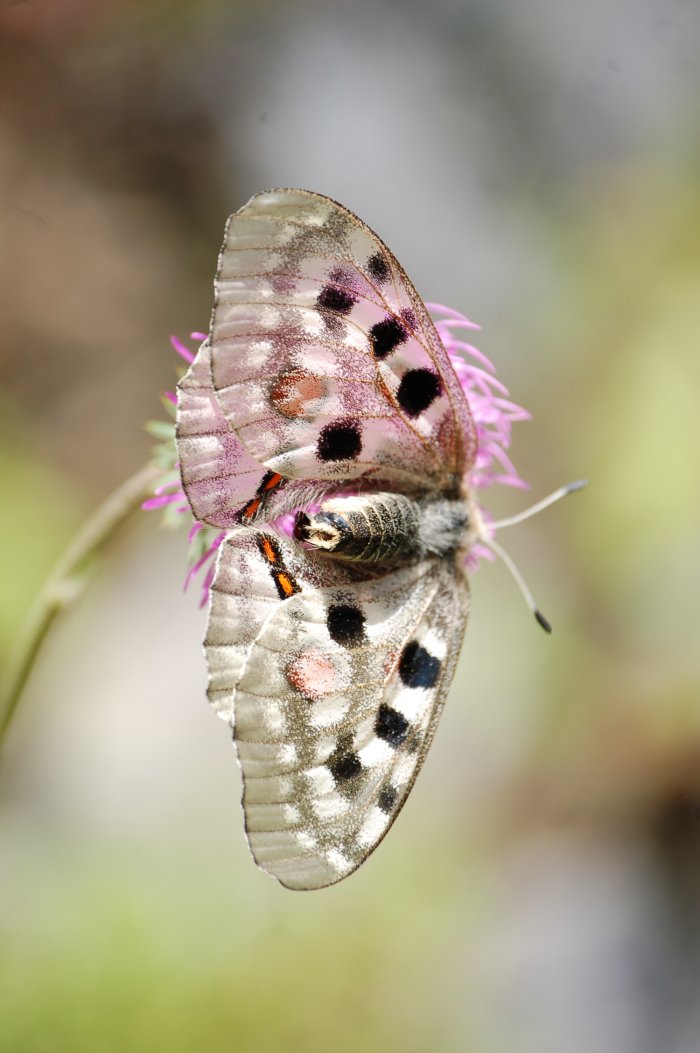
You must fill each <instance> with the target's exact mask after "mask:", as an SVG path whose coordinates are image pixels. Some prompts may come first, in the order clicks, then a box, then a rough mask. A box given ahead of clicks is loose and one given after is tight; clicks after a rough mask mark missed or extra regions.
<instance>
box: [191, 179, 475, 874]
mask: <svg viewBox="0 0 700 1053" xmlns="http://www.w3.org/2000/svg"><path fill="white" fill-rule="evenodd" d="M176 435H177V447H178V457H179V463H180V471H181V476H182V482H183V487H184V490H185V493H186V495H187V498H188V501H189V503H190V506H191V508H192V511H193V514H194V516H195V518H196V519H197V520H199V521H200V522H203V523H207V524H211V525H213V526H216V527H219V528H221V529H224V530H227V531H228V534H227V536H226V538H225V540H224V542H223V544H222V545H221V548H220V551H219V556H218V564H217V570H216V576H215V579H214V582H213V585H212V588H211V595H210V610H209V622H208V628H207V633H206V640H205V648H206V656H207V662H208V667H209V698H210V700H211V702H212V705H213V706H214V708H215V710H216V711H217V713H218V714H219V716H221V717H222V718H223V719H224V720H226V721H227V722H228V723H230V725H231V726H232V728H233V733H234V740H235V744H236V749H237V751H238V758H239V761H240V765H241V769H242V772H243V782H244V791H243V806H244V810H245V822H246V831H247V835H248V839H249V842H250V847H251V849H252V852H253V855H254V857H255V859H256V861H257V863H258V864H259V865H260V866H261V867H262V868H263V869H265V870H266V871H268V872H269V873H270V874H272V875H274V877H276V878H277V879H278V880H279V881H280V882H281V883H282V884H283V885H285V886H287V887H288V888H293V889H312V888H320V887H322V886H325V885H329V884H332V883H334V882H336V881H339V880H340V879H341V878H344V877H345V876H347V875H348V874H350V873H351V872H352V871H353V870H355V869H356V868H357V867H358V866H359V865H360V864H361V863H362V862H363V861H364V860H365V859H366V858H367V856H368V855H369V854H370V853H371V852H372V851H373V849H374V848H376V846H377V845H378V844H379V842H380V841H381V840H382V838H383V837H384V835H385V834H386V832H387V830H388V829H389V827H390V826H391V824H392V823H393V821H394V819H395V818H396V815H397V814H398V812H399V811H400V809H401V807H402V805H403V804H404V802H405V800H406V797H407V795H408V793H409V791H410V789H411V787H412V785H413V782H414V780H415V778H416V776H417V774H418V772H419V770H420V768H421V765H422V763H423V760H424V758H425V755H426V753H427V750H428V747H429V745H430V743H431V741H432V738H433V735H434V734H435V729H436V726H437V722H438V719H439V717H440V713H441V711H442V707H443V704H444V701H445V696H446V694H447V691H448V688H449V686H450V681H451V680H452V676H453V673H454V669H455V664H456V662H457V657H458V655H459V650H460V646H461V642H462V637H463V633H464V629H465V624H466V619H467V611H468V607H469V590H468V585H467V579H466V576H465V573H464V561H465V555H466V553H467V551H468V550H469V548H470V545H472V543H473V542H474V540H475V539H476V538H477V537H479V536H480V535H481V533H482V531H483V525H482V523H481V520H480V517H479V512H478V509H477V507H476V504H475V503H474V502H473V501H472V499H471V497H470V493H469V489H468V485H467V479H468V475H469V471H470V468H471V466H472V465H473V462H474V458H475V454H476V448H477V441H476V431H475V426H474V422H473V419H472V415H471V413H470V408H469V405H468V403H467V399H466V397H465V395H464V392H463V390H462V387H461V385H460V382H459V380H458V378H457V375H456V374H455V371H454V369H453V367H452V364H451V362H450V359H449V357H448V355H447V353H446V351H445V348H444V347H443V344H442V342H441V340H440V338H439V336H438V333H437V331H436V328H435V326H434V324H433V322H432V320H431V318H430V316H429V314H428V312H427V310H426V308H425V306H424V304H423V302H422V300H421V299H420V297H419V296H418V294H417V292H416V290H415V289H414V287H413V285H412V284H411V282H410V281H409V279H408V277H407V275H406V273H405V271H404V270H403V268H402V267H401V266H400V264H399V263H398V261H397V260H396V258H395V257H394V256H393V255H392V253H391V252H390V251H389V249H388V248H387V247H386V245H384V244H383V242H382V241H380V239H379V238H378V237H377V235H376V234H374V233H373V232H372V231H371V230H370V229H369V227H367V226H366V225H365V224H364V223H363V222H362V221H361V220H359V219H358V218H357V217H356V216H355V215H353V213H351V212H350V211H348V209H346V208H344V207H342V206H341V205H339V204H337V203H336V202H334V201H332V200H330V199H329V198H326V197H322V196H321V195H319V194H314V193H309V192H307V191H302V190H273V191H270V192H267V193H262V194H258V195H256V196H255V197H253V198H252V199H251V200H250V201H249V202H248V204H247V205H245V206H244V207H243V208H242V209H241V210H240V211H239V212H236V213H235V214H234V215H232V216H231V217H230V219H229V221H228V223H227V226H226V232H225V237H224V244H223V248H222V250H221V254H220V256H219V264H218V270H217V275H216V282H215V304H214V309H213V314H212V322H211V330H210V335H209V337H208V339H207V340H206V341H205V342H204V343H203V345H202V347H201V348H200V350H199V353H198V354H197V357H196V359H195V361H194V363H193V364H192V366H191V367H190V369H189V371H188V373H187V374H186V375H185V377H184V378H183V379H182V381H181V382H180V384H179V388H178V412H177V431H176ZM290 513H293V515H294V519H293V529H287V530H285V529H284V528H283V526H282V525H280V524H283V523H284V519H280V517H284V516H285V514H286V515H287V517H288V521H289V514H290Z"/></svg>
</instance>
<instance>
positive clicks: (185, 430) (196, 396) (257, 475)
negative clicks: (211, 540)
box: [175, 340, 270, 529]
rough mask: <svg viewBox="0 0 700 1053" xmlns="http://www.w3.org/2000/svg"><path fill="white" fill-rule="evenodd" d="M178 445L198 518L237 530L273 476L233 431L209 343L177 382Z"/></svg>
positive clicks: (184, 478) (182, 472) (185, 485)
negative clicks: (215, 376)
mask: <svg viewBox="0 0 700 1053" xmlns="http://www.w3.org/2000/svg"><path fill="white" fill-rule="evenodd" d="M175 441H176V444H177V455H178V461H179V464H180V476H181V478H182V486H183V489H184V491H185V493H186V495H187V499H188V501H189V503H190V507H191V509H192V514H193V516H194V518H195V519H197V520H199V522H202V523H209V524H211V525H212V526H216V527H221V528H223V529H228V528H229V527H231V526H233V524H234V523H235V522H236V521H237V519H238V518H240V513H241V511H242V510H243V509H245V507H246V506H248V505H249V504H250V502H251V501H253V500H254V499H255V496H256V493H257V491H258V490H259V489H260V487H261V485H262V483H263V480H264V479H265V476H266V475H269V474H270V473H269V472H268V471H267V469H266V468H265V467H264V465H262V464H261V463H260V461H256V460H255V458H254V457H252V456H251V454H250V453H249V452H248V450H247V449H246V447H245V446H244V445H243V443H242V442H241V440H240V439H239V438H238V436H237V435H236V433H235V432H234V431H232V430H231V428H230V427H229V425H228V422H227V420H226V418H225V417H224V414H223V412H222V410H221V408H220V406H219V404H218V403H217V401H216V397H215V394H214V386H213V382H212V376H211V350H210V346H209V340H205V341H204V343H203V344H202V346H201V347H200V349H199V351H198V352H197V356H196V358H195V360H194V362H193V363H192V365H191V366H190V368H189V370H188V371H187V373H186V374H185V376H184V377H183V378H182V380H181V381H180V383H179V384H178V391H177V420H176V426H175Z"/></svg>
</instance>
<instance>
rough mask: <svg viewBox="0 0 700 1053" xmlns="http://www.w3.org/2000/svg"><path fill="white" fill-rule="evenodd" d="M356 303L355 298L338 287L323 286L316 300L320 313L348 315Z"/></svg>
mask: <svg viewBox="0 0 700 1053" xmlns="http://www.w3.org/2000/svg"><path fill="white" fill-rule="evenodd" d="M356 303H357V297H356V296H353V294H352V293H351V292H349V291H348V290H347V289H341V288H340V286H338V285H325V286H324V287H323V289H321V291H320V293H319V294H318V298H317V300H316V306H317V307H318V308H319V309H320V310H321V311H335V312H336V314H349V313H350V311H352V309H353V307H354V306H355V304H356Z"/></svg>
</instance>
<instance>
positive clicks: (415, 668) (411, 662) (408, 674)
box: [399, 640, 442, 687]
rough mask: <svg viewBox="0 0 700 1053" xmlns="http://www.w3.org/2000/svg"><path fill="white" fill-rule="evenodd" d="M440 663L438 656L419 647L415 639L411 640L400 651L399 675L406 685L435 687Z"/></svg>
mask: <svg viewBox="0 0 700 1053" xmlns="http://www.w3.org/2000/svg"><path fill="white" fill-rule="evenodd" d="M441 665H442V663H441V662H440V659H439V658H436V657H435V656H434V655H432V654H430V652H429V651H426V649H425V647H421V645H420V644H419V643H418V641H417V640H411V642H410V643H407V644H406V646H405V647H404V649H403V651H402V652H401V658H400V659H399V676H400V677H401V680H402V682H403V683H404V684H405V685H406V687H435V684H436V683H437V679H438V676H439V675H440V666H441Z"/></svg>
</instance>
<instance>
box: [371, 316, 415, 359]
mask: <svg viewBox="0 0 700 1053" xmlns="http://www.w3.org/2000/svg"><path fill="white" fill-rule="evenodd" d="M407 337H408V333H407V331H406V329H405V327H404V326H403V325H401V322H399V320H398V319H397V318H394V317H393V315H389V317H388V318H384V319H383V320H382V321H381V322H375V323H374V325H373V326H372V328H371V329H370V331H369V339H370V343H371V345H372V353H373V355H374V357H375V358H378V359H379V360H380V361H381V360H382V359H384V358H386V357H387V355H390V354H391V353H392V351H395V350H396V348H397V347H398V346H399V344H403V343H405V342H406V339H407Z"/></svg>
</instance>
